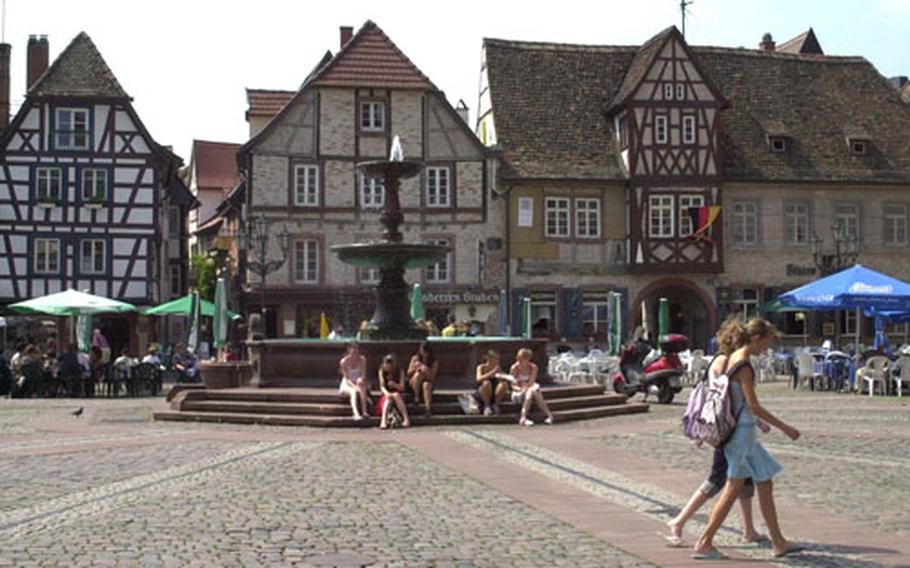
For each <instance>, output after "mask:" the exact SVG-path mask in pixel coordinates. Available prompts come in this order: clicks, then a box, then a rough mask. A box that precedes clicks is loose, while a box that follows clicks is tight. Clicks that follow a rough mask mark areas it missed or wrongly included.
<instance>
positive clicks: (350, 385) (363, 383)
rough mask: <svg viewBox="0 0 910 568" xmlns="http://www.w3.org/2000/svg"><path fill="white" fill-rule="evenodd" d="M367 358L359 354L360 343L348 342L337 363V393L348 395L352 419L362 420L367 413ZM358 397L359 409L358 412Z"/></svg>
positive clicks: (368, 394) (368, 393)
mask: <svg viewBox="0 0 910 568" xmlns="http://www.w3.org/2000/svg"><path fill="white" fill-rule="evenodd" d="M366 369H367V360H366V358H365V357H364V356H363V355H361V354H360V345H358V344H357V343H356V342H354V343H350V344H348V349H347V352H346V353H345V355H344V357H343V358H342V359H341V362H340V363H339V364H338V370H339V371H340V372H341V385H339V387H338V393H339V394H341V395H343V396H348V397H350V400H351V412H353V413H354V420H363V418H364V417H365V416H367V415H368V414H369V397H370V390H369V384H368V383H367V379H366ZM358 399H360V400H359V406H360V411H359V412H358V410H357V407H358Z"/></svg>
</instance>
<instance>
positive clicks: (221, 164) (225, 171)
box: [191, 140, 240, 191]
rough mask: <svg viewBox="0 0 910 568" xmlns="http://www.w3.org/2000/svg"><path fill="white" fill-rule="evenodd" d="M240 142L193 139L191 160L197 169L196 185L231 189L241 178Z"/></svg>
mask: <svg viewBox="0 0 910 568" xmlns="http://www.w3.org/2000/svg"><path fill="white" fill-rule="evenodd" d="M238 149H240V144H233V143H230V142H210V141H208V140H193V156H192V158H191V161H192V163H193V167H194V168H195V170H196V185H197V187H199V188H201V189H220V190H222V191H229V190H231V189H233V188H234V187H235V186H236V185H237V183H238V181H239V180H240V172H239V171H238V170H237V150H238Z"/></svg>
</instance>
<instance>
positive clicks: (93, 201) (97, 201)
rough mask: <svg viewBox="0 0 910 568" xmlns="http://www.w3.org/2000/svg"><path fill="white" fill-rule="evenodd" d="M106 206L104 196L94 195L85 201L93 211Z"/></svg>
mask: <svg viewBox="0 0 910 568" xmlns="http://www.w3.org/2000/svg"><path fill="white" fill-rule="evenodd" d="M102 205H104V196H103V195H93V196H91V197H89V198H88V199H86V200H85V206H86V207H90V208H92V209H98V208H99V207H101V206H102Z"/></svg>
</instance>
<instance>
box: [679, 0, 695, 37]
mask: <svg viewBox="0 0 910 568" xmlns="http://www.w3.org/2000/svg"><path fill="white" fill-rule="evenodd" d="M693 2H695V0H679V12H680V14H681V15H682V35H683V37H686V12H688V10H687V6H689V5H690V4H692V3H693Z"/></svg>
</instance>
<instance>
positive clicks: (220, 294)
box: [212, 278, 228, 349]
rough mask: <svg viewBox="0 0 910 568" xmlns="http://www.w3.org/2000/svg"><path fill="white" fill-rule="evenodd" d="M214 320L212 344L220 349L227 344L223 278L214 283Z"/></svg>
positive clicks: (225, 296) (226, 311)
mask: <svg viewBox="0 0 910 568" xmlns="http://www.w3.org/2000/svg"><path fill="white" fill-rule="evenodd" d="M214 308H215V321H214V322H212V335H213V337H212V345H213V346H214V347H215V348H216V349H221V348H222V347H224V346H225V345H227V336H228V307H227V285H226V284H225V283H224V278H219V279H218V282H217V283H216V284H215V304H214Z"/></svg>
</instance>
